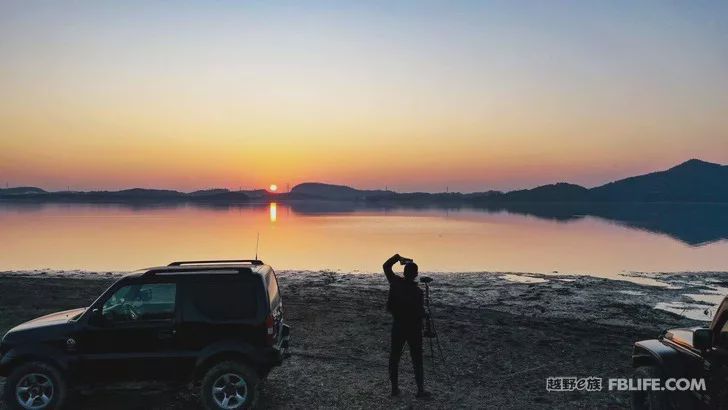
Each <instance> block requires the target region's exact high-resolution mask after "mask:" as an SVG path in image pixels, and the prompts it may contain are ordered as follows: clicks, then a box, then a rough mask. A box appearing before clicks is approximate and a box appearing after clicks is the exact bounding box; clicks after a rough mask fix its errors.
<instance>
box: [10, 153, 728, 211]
mask: <svg viewBox="0 0 728 410" xmlns="http://www.w3.org/2000/svg"><path fill="white" fill-rule="evenodd" d="M0 200H3V201H29V202H44V201H58V202H91V203H93V202H117V201H121V202H199V203H206V202H207V203H223V204H234V203H244V202H249V201H253V200H268V201H273V200H276V201H290V200H338V201H354V202H357V201H364V202H369V203H382V202H385V203H408V204H416V205H420V204H432V203H442V204H475V205H489V204H502V203H529V202H538V203H574V202H576V203H584V202H586V203H660V202H671V203H728V165H721V164H715V163H710V162H705V161H701V160H698V159H691V160H688V161H685V162H683V163H681V164H679V165H676V166H674V167H672V168H670V169H667V170H664V171H657V172H652V173H649V174H645V175H638V176H633V177H629V178H625V179H621V180H618V181H614V182H610V183H607V184H604V185H601V186H597V187H594V188H585V187H583V186H580V185H575V184H570V183H566V182H559V183H554V184H549V185H542V186H538V187H536V188H532V189H522V190H515V191H509V192H502V191H495V190H490V191H483V192H472V193H461V192H439V193H428V192H409V193H401V192H395V191H390V190H387V189H385V190H363V189H356V188H352V187H349V186H345V185H333V184H325V183H320V182H304V183H301V184H298V185H296V186H294V187H293V188H292V189H291V190H290V191H289V192H285V193H277V192H269V191H266V190H263V189H257V190H238V191H233V190H229V189H207V190H199V191H193V192H180V191H175V190H165V189H147V188H132V189H125V190H120V191H57V192H49V191H45V190H43V189H41V188H37V187H14V188H6V189H0Z"/></svg>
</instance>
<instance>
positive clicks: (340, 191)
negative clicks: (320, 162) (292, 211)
mask: <svg viewBox="0 0 728 410" xmlns="http://www.w3.org/2000/svg"><path fill="white" fill-rule="evenodd" d="M290 193H291V196H292V197H295V198H301V199H304V198H320V199H334V200H358V199H365V198H367V197H370V196H380V195H389V194H391V192H389V191H383V190H361V189H355V188H352V187H348V186H345V185H332V184H322V183H319V182H305V183H303V184H299V185H296V186H294V187H293V189H291V192H290Z"/></svg>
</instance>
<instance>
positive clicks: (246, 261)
mask: <svg viewBox="0 0 728 410" xmlns="http://www.w3.org/2000/svg"><path fill="white" fill-rule="evenodd" d="M225 263H249V264H251V265H262V264H263V261H261V260H259V259H221V260H212V261H176V262H172V263H170V264H169V265H167V266H182V265H215V264H225Z"/></svg>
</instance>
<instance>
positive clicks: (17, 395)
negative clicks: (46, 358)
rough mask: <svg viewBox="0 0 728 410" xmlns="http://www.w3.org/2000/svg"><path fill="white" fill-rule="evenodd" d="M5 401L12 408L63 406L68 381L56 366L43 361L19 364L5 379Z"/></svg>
mask: <svg viewBox="0 0 728 410" xmlns="http://www.w3.org/2000/svg"><path fill="white" fill-rule="evenodd" d="M4 393H5V403H7V405H8V407H10V408H11V409H22V410H52V409H59V408H61V407H62V406H63V402H64V401H65V398H66V383H65V382H64V381H63V378H62V376H61V373H60V372H59V371H58V370H56V368H55V367H53V366H51V365H48V364H46V363H43V362H30V363H27V364H23V365H20V366H18V367H17V368H16V369H15V370H13V371H12V372H11V373H10V375H9V376H8V378H7V380H6V381H5V392H4Z"/></svg>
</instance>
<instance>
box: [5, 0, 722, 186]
mask: <svg viewBox="0 0 728 410" xmlns="http://www.w3.org/2000/svg"><path fill="white" fill-rule="evenodd" d="M690 158H701V159H704V160H707V161H712V162H720V163H728V3H727V2H703V1H680V2H672V1H667V0H665V1H655V2H642V1H597V2H591V1H549V2H543V1H532V2H531V1H502V2H501V1H482V2H471V1H441V2H429V1H416V2H408V1H381V2H379V1H366V2H347V1H327V2H323V1H310V2H309V1H289V2H276V1H270V2H268V1H266V2H254V1H250V2H243V1H199V2H195V1H179V2H168V1H158V2H154V1H124V2H119V1H113V2H111V1H109V2H106V1H66V2H50V1H42V2H41V1H27V0H22V1H17V2H16V1H7V0H2V1H0V183H2V184H3V185H5V184H8V185H9V186H27V185H32V186H40V187H42V188H46V189H66V187H70V188H71V189H77V190H81V189H83V190H88V189H123V188H130V187H157V188H171V189H180V190H194V189H201V188H210V187H227V188H231V189H237V188H239V187H242V188H244V189H245V188H254V187H265V186H268V185H269V184H271V183H277V184H278V185H279V186H286V184H290V185H291V186H293V185H295V184H297V183H300V182H305V181H321V182H330V183H342V184H347V185H352V186H356V187H360V188H383V187H385V186H387V187H389V188H390V189H395V190H399V191H444V190H445V189H446V188H447V189H449V190H451V191H464V192H470V191H483V190H489V189H516V188H526V187H532V186H537V185H541V184H545V183H552V182H557V181H566V182H572V183H578V184H582V185H585V186H595V185H600V184H602V183H605V182H608V181H610V180H614V179H617V178H621V177H626V176H630V175H634V174H640V173H644V172H649V171H653V170H658V169H665V168H669V167H670V166H673V165H675V164H677V163H680V162H682V161H684V160H687V159H690Z"/></svg>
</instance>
